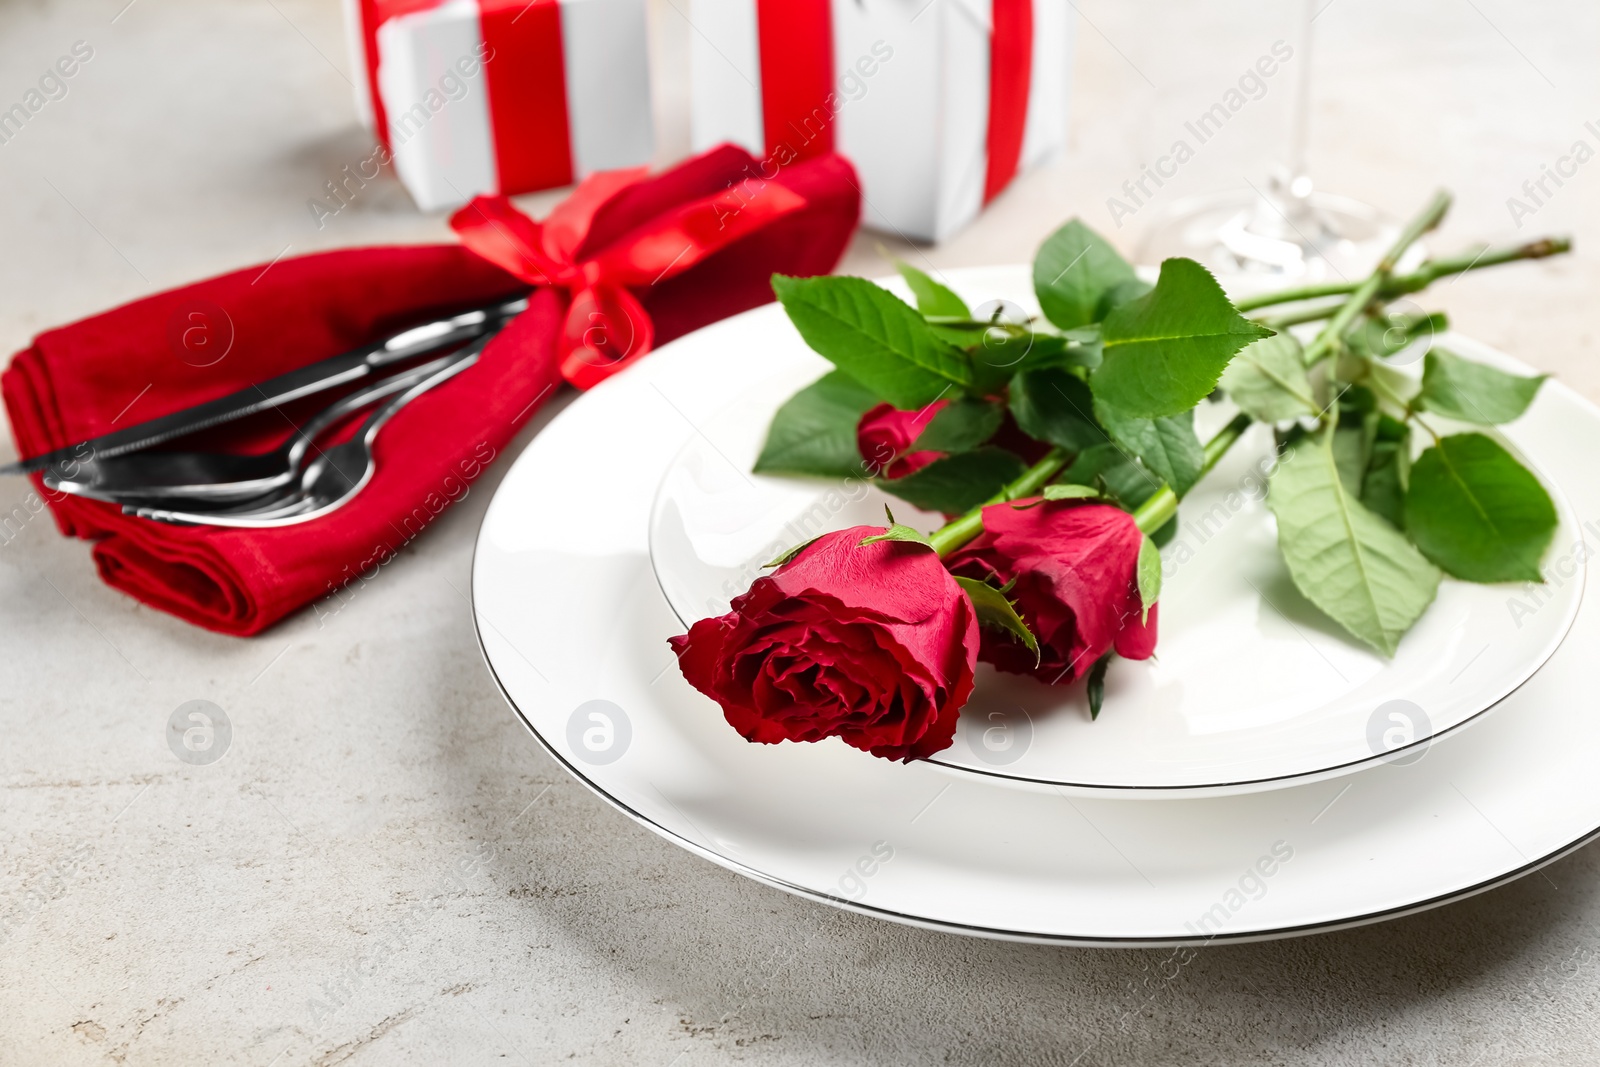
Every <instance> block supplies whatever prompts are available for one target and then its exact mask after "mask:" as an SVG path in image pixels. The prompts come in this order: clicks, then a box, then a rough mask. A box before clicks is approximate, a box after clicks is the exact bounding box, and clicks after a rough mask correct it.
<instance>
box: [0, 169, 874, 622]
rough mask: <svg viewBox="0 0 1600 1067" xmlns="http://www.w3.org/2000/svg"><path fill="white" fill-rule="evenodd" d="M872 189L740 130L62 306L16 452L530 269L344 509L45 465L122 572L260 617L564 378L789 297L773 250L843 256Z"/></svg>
mask: <svg viewBox="0 0 1600 1067" xmlns="http://www.w3.org/2000/svg"><path fill="white" fill-rule="evenodd" d="M859 213H860V199H859V194H858V192H857V189H856V184H855V176H854V173H853V172H852V171H851V169H850V165H849V164H848V163H847V162H845V161H844V160H843V159H842V158H839V157H837V156H826V157H822V158H819V159H815V160H810V161H807V162H804V163H797V164H794V165H792V166H789V167H786V168H783V169H781V170H780V171H779V172H778V173H777V174H776V175H774V176H772V177H770V178H769V177H765V176H764V175H763V172H762V170H761V165H760V164H758V163H757V161H756V160H755V159H754V157H752V156H750V155H749V154H747V153H745V152H744V151H742V150H740V149H736V148H732V147H727V146H724V147H722V148H717V149H713V150H712V151H710V152H708V153H706V154H704V155H702V156H698V157H695V158H694V159H691V160H688V161H687V162H685V163H683V164H681V165H679V166H677V167H674V168H673V169H671V170H668V171H666V172H664V173H662V174H660V175H657V176H655V177H646V176H645V175H644V174H643V173H642V172H639V171H629V172H612V173H607V174H599V175H595V176H594V177H593V178H591V179H589V180H588V181H586V182H584V183H583V184H582V185H580V186H579V187H578V188H577V189H576V190H575V191H574V193H573V195H572V196H571V197H570V198H569V199H568V200H567V201H566V202H564V203H563V204H562V205H561V206H560V207H558V208H557V209H556V210H555V211H554V212H552V214H551V215H550V217H549V218H548V219H546V220H544V222H543V223H542V224H541V223H536V222H534V221H533V220H531V219H528V218H527V217H525V216H523V215H521V214H520V213H518V212H517V211H516V210H515V209H514V208H512V207H511V205H510V203H509V201H505V200H504V199H503V198H488V199H485V198H480V199H479V200H477V201H474V202H473V204H471V205H469V206H468V207H467V208H464V209H462V211H461V212H460V213H459V214H458V216H457V217H456V218H455V219H453V220H452V225H454V226H455V227H456V229H457V230H458V232H460V233H461V235H462V238H463V241H464V246H463V245H429V246H418V247H390V248H363V249H352V250H347V251H339V252H327V253H321V254H317V255H309V256H303V257H300V258H297V259H284V260H280V261H277V262H275V263H273V264H267V265H258V266H255V267H251V268H248V269H246V270H242V271H239V272H237V273H234V274H227V275H223V276H221V277H218V278H212V279H210V280H208V281H203V282H200V283H197V284H195V285H191V286H186V287H184V288H181V289H174V290H170V291H168V292H164V293H160V294H157V295H155V296H151V297H147V298H145V299H143V300H139V301H135V302H134V303H131V304H127V305H124V306H123V307H120V308H117V309H115V310H112V311H108V312H106V313H104V314H101V315H96V316H94V317H93V318H89V319H84V320H82V321H81V322H76V323H73V324H71V325H69V326H64V327H61V328H59V329H54V330H49V331H47V332H45V333H42V334H40V335H39V336H38V337H36V338H35V339H34V342H33V345H32V347H30V348H28V349H26V350H25V351H23V352H20V353H18V354H17V355H16V356H15V357H14V358H13V360H12V362H11V366H10V368H9V369H8V370H7V371H6V372H5V373H4V375H0V393H3V395H4V399H5V404H6V410H7V412H8V414H9V416H10V420H11V432H12V435H13V437H14V438H15V440H16V444H17V452H18V454H19V455H21V456H32V455H37V454H39V453H42V452H46V451H50V450H52V449H56V448H61V447H65V446H66V445H70V444H72V443H73V442H74V441H80V440H83V439H85V438H89V437H93V436H97V435H99V434H103V433H108V432H110V431H112V430H116V429H121V428H124V427H126V426H129V425H132V424H135V423H138V422H143V421H145V420H147V419H152V418H155V417H157V416H160V415H165V414H168V413H170V412H173V411H177V410H180V409H183V408H186V407H189V406H191V405H194V404H198V403H201V402H203V401H206V400H210V399H213V398H215V397H218V396H224V395H226V394H228V393H231V392H234V391H235V390H237V389H240V388H243V387H245V386H247V385H249V384H250V383H252V382H258V381H263V380H265V379H267V378H270V377H273V376H275V375H278V374H281V373H283V372H285V371H288V370H291V369H293V368H295V367H298V366H303V365H305V364H307V363H310V362H313V361H316V360H319V359H324V358H326V357H328V356H331V355H335V354H337V353H340V352H344V351H347V350H349V349H352V348H355V347H358V346H360V345H363V344H367V343H369V342H372V341H375V340H379V339H381V338H384V337H386V336H389V335H390V334H392V333H394V332H397V331H398V330H401V329H404V328H406V327H407V326H410V325H415V324H417V323H421V322H427V321H430V320H432V319H435V318H439V317H441V316H443V315H447V314H450V313H452V312H456V311H461V310H464V309H466V308H471V307H475V306H479V305H483V304H488V303H491V302H494V301H496V300H500V299H504V298H509V297H514V296H516V295H517V294H519V293H523V292H527V291H528V289H529V287H530V284H532V285H533V286H534V288H533V292H532V295H531V297H530V302H529V306H528V310H527V311H525V312H523V313H522V314H521V315H519V316H517V317H516V318H515V319H514V320H512V322H510V323H509V324H508V325H507V326H506V327H505V328H504V329H503V330H502V331H501V332H500V334H499V335H498V336H496V337H495V338H494V340H493V341H491V342H490V343H489V344H488V346H487V347H486V348H485V349H484V351H483V354H482V356H481V358H480V359H479V360H478V362H477V363H476V364H475V365H474V366H472V367H471V368H469V369H468V370H466V371H464V372H462V373H461V374H459V375H457V376H456V377H455V378H453V379H452V380H450V381H449V382H447V383H445V384H443V385H441V386H439V387H437V388H435V389H434V390H432V391H431V392H429V393H427V394H425V395H423V396H421V397H419V398H418V399H417V400H415V401H413V402H412V403H411V404H410V405H408V406H407V407H405V408H404V409H402V410H401V411H400V412H399V413H398V414H396V415H395V416H394V418H393V419H392V420H391V421H390V422H389V423H388V424H387V425H386V426H385V427H384V429H383V431H382V432H381V433H380V434H379V436H378V438H377V441H376V444H375V447H374V452H375V455H376V459H377V471H376V474H375V475H374V477H373V479H372V481H371V483H369V484H368V486H367V487H366V488H365V489H364V490H362V492H360V493H359V494H357V496H356V497H355V498H354V499H352V500H351V501H350V503H348V504H346V505H345V506H344V507H343V508H340V509H339V510H338V511H336V512H334V513H332V514H331V515H329V516H327V517H325V518H322V519H317V520H314V521H312V522H307V523H303V524H301V525H297V526H290V527H284V528H281V529H275V530H233V529H221V528H217V527H185V526H171V525H166V524H161V523H156V522H151V521H148V520H144V519H135V518H131V517H128V516H124V515H122V514H121V513H120V511H119V510H118V509H117V508H116V507H114V506H111V505H108V504H102V503H99V502H97V501H92V500H84V499H82V498H78V497H72V496H65V495H63V494H60V493H55V492H51V491H49V490H47V489H45V487H44V485H43V483H42V481H41V480H40V479H39V477H38V476H35V477H34V482H35V486H36V487H37V488H38V490H39V492H40V495H41V496H43V497H44V498H45V499H46V500H47V501H48V503H49V505H50V508H51V510H52V512H53V513H54V515H55V518H56V522H57V524H58V525H59V526H60V528H61V530H62V532H63V533H65V534H68V535H70V536H75V537H81V538H85V539H89V540H93V541H94V542H95V545H94V559H95V562H96V564H97V565H98V567H99V569H100V575H101V577H102V578H104V579H105V581H106V582H108V583H109V584H110V585H112V586H114V587H115V588H117V589H120V590H122V591H123V592H125V593H128V594H130V595H131V596H134V597H136V598H138V599H139V600H141V601H143V602H145V603H146V604H149V605H151V606H153V607H156V608H160V609H161V610H163V611H168V612H171V613H172V614H174V615H177V616H179V617H180V618H183V619H187V620H188V621H190V622H193V623H196V624H197V625H200V626H203V627H206V628H207V629H211V630H216V631H219V632H222V633H228V634H238V635H248V634H254V633H258V632H260V631H261V630H264V629H266V628H267V627H269V626H271V625H272V624H273V623H275V622H277V621H278V620H279V619H281V618H283V617H284V616H285V615H287V614H289V613H290V612H292V611H295V610H296V609H298V608H300V607H303V606H304V605H306V604H308V603H310V602H311V601H313V600H316V599H318V598H320V597H323V596H327V595H328V594H330V593H338V592H340V591H341V590H343V589H345V588H346V587H347V586H348V585H349V583H351V582H352V581H357V580H359V579H360V578H361V576H363V575H367V576H370V574H371V573H372V572H373V571H374V570H375V569H376V568H377V567H379V566H381V565H382V564H384V563H386V562H388V561H389V560H390V559H392V558H393V557H394V555H395V554H396V553H397V552H398V551H399V550H400V549H401V548H402V547H403V546H404V545H405V544H406V543H407V542H408V541H410V540H411V538H413V537H415V536H416V535H417V533H419V532H420V531H421V530H422V528H423V527H424V526H426V525H427V524H428V523H429V522H430V521H431V520H432V519H433V518H435V517H436V516H437V515H438V514H439V513H440V512H442V511H443V510H444V509H445V508H446V507H447V506H449V504H450V503H452V502H453V501H454V500H457V499H459V498H460V497H462V496H464V495H465V494H466V491H467V488H468V486H469V485H470V484H471V482H472V480H473V478H475V477H476V476H477V475H478V474H479V473H480V472H481V471H482V470H483V469H484V467H485V466H486V465H487V464H488V463H490V462H492V461H493V460H494V458H495V457H496V456H497V455H498V454H499V453H500V451H501V450H502V449H504V447H505V446H506V444H507V442H509V441H510V440H511V438H512V437H513V436H514V435H515V434H516V432H517V430H518V429H519V428H520V427H521V426H522V425H523V423H525V422H526V421H527V419H528V417H529V416H530V415H531V414H532V413H533V412H534V411H535V410H536V409H537V408H538V406H539V405H540V404H541V403H542V402H543V401H544V400H546V399H548V398H549V396H550V395H551V394H552V393H553V392H554V390H555V388H556V387H557V386H558V385H559V384H561V382H562V381H563V380H567V381H571V382H573V383H575V384H577V385H579V386H580V387H583V388H587V387H588V386H590V385H593V384H594V383H595V382H597V381H599V380H601V379H602V378H604V377H605V376H607V375H608V374H610V373H614V372H615V371H616V370H618V369H620V368H621V367H624V366H626V365H628V364H629V363H631V362H632V361H633V360H635V359H637V358H639V357H640V356H642V355H643V354H644V353H645V352H647V351H648V350H649V348H650V346H651V345H652V344H660V343H664V342H666V341H669V340H671V339H673V338H674V337H678V336H680V335H682V334H684V333H687V332H689V331H690V330H694V329H697V328H699V327H701V326H704V325H706V324H707V323H710V322H714V321H715V320H717V319H720V318H723V317H725V316H728V315H732V314H734V313H736V312H739V311H743V310H746V309H747V308H751V307H755V306H756V305H758V304H762V303H765V302H767V301H769V300H771V299H772V292H771V288H770V286H769V278H770V276H771V275H772V274H773V272H775V271H777V272H782V273H785V274H797V275H809V274H822V273H826V272H827V271H829V270H831V269H832V268H833V266H834V265H835V264H836V263H837V262H838V259H839V257H840V255H841V254H842V253H843V251H844V248H845V245H846V244H847V242H848V241H849V238H850V234H851V233H852V232H853V230H854V228H855V225H856V221H857V218H858V216H859ZM486 257H487V258H486ZM219 312H220V313H221V314H219ZM196 315H198V316H199V317H198V318H196V317H195V316H196ZM191 322H194V323H200V324H204V325H203V328H204V329H206V330H208V331H211V332H210V333H209V334H208V335H207V337H206V338H204V340H206V341H207V343H210V344H212V345H214V346H215V348H214V349H213V350H212V351H213V352H214V351H216V350H220V349H222V348H223V347H224V346H226V353H225V355H223V356H222V357H221V358H220V359H217V360H216V361H215V362H211V363H209V365H207V366H196V365H194V364H195V363H199V362H207V361H208V360H210V359H211V358H214V357H213V356H211V355H208V356H207V357H206V359H205V360H201V359H195V358H194V357H193V355H192V353H193V351H194V346H192V345H189V344H188V343H187V340H186V339H185V336H184V334H185V330H187V329H190V328H191V327H190V326H189V324H190V323H191ZM188 340H193V338H191V339H188ZM200 350H201V351H205V349H204V348H201V349H200ZM181 356H182V357H188V358H180V357H181ZM327 402H328V397H327V396H322V397H316V398H310V399H308V400H306V401H301V402H299V404H298V405H297V406H294V407H291V408H286V409H285V410H284V411H283V412H282V413H281V416H280V414H279V413H265V414H263V415H258V416H253V417H252V418H251V419H249V420H241V421H240V422H239V423H236V424H233V425H231V426H228V427H223V428H220V429H218V430H217V431H212V432H209V433H208V434H206V435H204V436H203V437H202V436H198V435H197V436H196V438H195V439H194V440H192V441H185V442H183V443H182V445H181V446H180V445H169V446H166V447H196V448H214V447H232V448H238V449H242V450H247V451H258V450H263V449H266V448H271V447H275V446H276V444H277V443H279V442H281V441H282V440H284V439H286V437H287V434H288V432H289V428H290V426H291V425H292V424H293V423H296V422H299V421H301V419H302V418H303V416H304V414H305V413H306V412H308V411H315V410H317V409H318V408H319V407H321V406H323V405H325V404H326V403H327Z"/></svg>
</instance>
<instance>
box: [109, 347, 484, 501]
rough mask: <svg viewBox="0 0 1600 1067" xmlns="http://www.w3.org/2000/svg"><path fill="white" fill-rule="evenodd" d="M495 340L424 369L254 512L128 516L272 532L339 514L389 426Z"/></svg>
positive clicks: (368, 476)
mask: <svg viewBox="0 0 1600 1067" xmlns="http://www.w3.org/2000/svg"><path fill="white" fill-rule="evenodd" d="M489 340H490V338H489V337H480V338H478V339H476V340H474V341H473V342H472V343H471V344H469V345H467V346H466V347H465V348H463V349H461V350H460V351H459V352H456V353H454V354H453V355H450V356H446V357H445V358H444V359H440V360H435V361H434V362H433V363H430V364H428V365H427V367H426V368H419V369H420V370H422V371H423V372H424V373H425V375H426V376H425V377H421V378H420V380H418V381H416V382H415V383H414V384H412V385H411V386H410V387H409V388H408V389H406V390H405V392H403V393H400V394H399V395H398V396H396V397H394V398H393V399H391V400H390V401H389V402H388V403H386V404H384V405H383V406H382V407H380V408H378V409H377V410H376V411H374V412H373V413H372V414H371V415H369V416H368V417H367V421H366V422H364V423H362V424H361V427H360V429H358V430H357V431H356V433H355V435H354V436H353V437H351V438H350V439H349V440H348V441H345V442H343V443H341V444H337V445H334V446H333V447H331V448H329V449H327V450H325V451H322V452H321V453H320V454H319V455H318V456H317V457H316V458H315V459H314V460H312V461H311V463H310V464H308V465H307V466H306V467H305V469H304V470H303V472H302V473H301V475H300V478H299V483H298V485H296V486H294V487H293V488H290V489H286V490H283V491H281V492H279V493H277V494H274V495H273V496H272V497H271V498H269V499H267V500H264V501H259V502H257V503H256V506H253V507H250V508H249V509H248V510H246V509H238V510H234V511H229V512H206V511H182V510H178V509H168V508H159V507H150V506H139V505H132V504H130V505H127V506H125V507H123V509H122V510H123V513H124V514H127V515H136V516H138V517H139V518H144V519H153V520H155V521H157V522H167V523H176V524H181V525H191V526H224V527H235V528H243V529H270V528H274V527H279V526H293V525H296V524H298V523H302V522H310V521H311V520H312V519H318V518H321V517H322V516H324V515H327V514H328V513H330V512H332V511H336V510H337V509H339V508H341V507H343V506H344V505H345V504H347V503H349V501H350V500H351V498H353V497H354V496H355V495H356V494H357V493H359V492H360V491H361V490H362V489H364V488H365V487H366V485H367V483H368V482H370V481H371V480H372V475H373V472H374V471H375V470H376V468H377V462H376V460H375V459H374V457H373V454H372V442H373V441H374V440H375V439H376V438H377V436H378V431H379V430H381V429H382V428H383V425H384V423H386V422H388V421H389V419H391V418H393V417H394V414H395V413H396V412H398V411H399V410H400V409H401V408H403V407H405V406H406V405H407V404H409V403H411V401H413V400H415V399H416V398H417V397H419V396H421V395H422V394H423V393H426V392H427V391H428V390H430V389H432V388H434V387H435V386H437V385H440V384H442V383H444V382H446V381H449V380H450V379H451V378H453V377H455V376H456V375H457V374H460V373H461V372H462V371H464V370H466V369H467V368H468V367H470V366H472V365H473V364H474V363H476V362H477V361H478V355H479V353H480V352H482V351H483V348H484V346H485V345H487V344H488V343H489Z"/></svg>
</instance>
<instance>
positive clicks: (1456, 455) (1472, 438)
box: [1405, 433, 1556, 582]
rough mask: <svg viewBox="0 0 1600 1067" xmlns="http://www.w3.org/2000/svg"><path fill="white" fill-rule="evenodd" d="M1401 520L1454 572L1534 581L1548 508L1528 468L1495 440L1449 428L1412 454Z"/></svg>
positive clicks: (1552, 525) (1551, 524) (1549, 523)
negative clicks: (1451, 431)
mask: <svg viewBox="0 0 1600 1067" xmlns="http://www.w3.org/2000/svg"><path fill="white" fill-rule="evenodd" d="M1405 522H1406V533H1408V534H1410V535H1411V540H1412V541H1414V542H1416V545H1417V547H1418V548H1420V549H1422V551H1423V553H1424V554H1425V555H1426V556H1427V557H1428V558H1429V559H1431V560H1433V561H1434V562H1435V563H1437V564H1438V565H1439V566H1441V567H1443V568H1444V569H1445V570H1446V571H1447V572H1449V573H1450V574H1453V575H1455V576H1456V577H1457V578H1464V579H1466V580H1467V581H1469V582H1516V581H1527V582H1538V581H1542V578H1541V577H1540V575H1539V563H1540V562H1541V561H1542V560H1543V559H1544V553H1545V549H1547V548H1549V547H1550V539H1551V537H1552V536H1553V535H1554V534H1555V529H1556V509H1555V505H1554V504H1553V503H1551V501H1550V494H1549V493H1547V492H1545V488H1544V486H1542V485H1540V484H1539V479H1538V478H1537V477H1535V476H1534V474H1533V472H1532V471H1530V470H1528V469H1527V468H1526V467H1524V466H1523V465H1522V464H1520V463H1518V462H1517V460H1516V458H1515V457H1514V456H1512V455H1511V453H1509V452H1507V451H1506V450H1505V449H1504V448H1501V447H1500V445H1499V444H1498V443H1496V442H1495V441H1493V440H1491V439H1490V438H1488V437H1486V436H1484V435H1483V434H1481V433H1468V434H1453V435H1451V436H1449V437H1446V438H1443V439H1441V440H1440V441H1439V443H1438V444H1436V445H1434V446H1433V447H1432V448H1430V449H1428V450H1427V451H1426V452H1424V453H1423V454H1422V455H1421V456H1419V457H1417V462H1416V464H1415V465H1414V466H1413V467H1412V468H1411V485H1410V488H1409V489H1408V490H1407V492H1406V504H1405Z"/></svg>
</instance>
